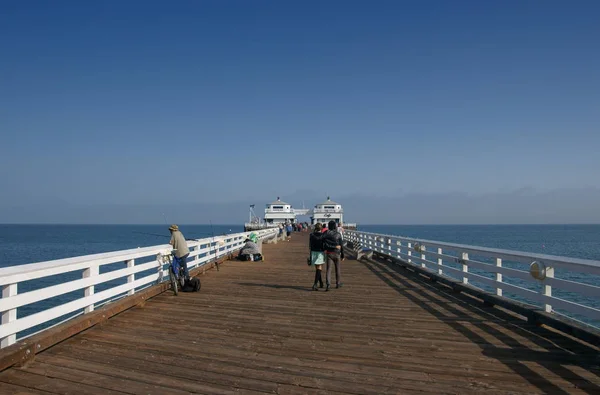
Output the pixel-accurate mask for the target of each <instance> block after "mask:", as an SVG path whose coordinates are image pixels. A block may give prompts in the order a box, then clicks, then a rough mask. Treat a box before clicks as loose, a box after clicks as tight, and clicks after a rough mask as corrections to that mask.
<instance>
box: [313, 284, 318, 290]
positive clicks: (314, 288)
mask: <svg viewBox="0 0 600 395" xmlns="http://www.w3.org/2000/svg"><path fill="white" fill-rule="evenodd" d="M312 290H313V291H318V290H319V288H317V283H314V284H313V287H312Z"/></svg>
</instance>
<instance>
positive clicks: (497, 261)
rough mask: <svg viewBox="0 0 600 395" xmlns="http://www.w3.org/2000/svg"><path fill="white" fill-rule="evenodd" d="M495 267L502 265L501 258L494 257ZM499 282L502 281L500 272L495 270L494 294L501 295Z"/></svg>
mask: <svg viewBox="0 0 600 395" xmlns="http://www.w3.org/2000/svg"><path fill="white" fill-rule="evenodd" d="M496 267H502V259H500V258H496ZM500 283H502V273H500V272H496V295H498V296H502V288H501V287H500Z"/></svg>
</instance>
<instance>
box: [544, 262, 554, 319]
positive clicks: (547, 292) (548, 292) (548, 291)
mask: <svg viewBox="0 0 600 395" xmlns="http://www.w3.org/2000/svg"><path fill="white" fill-rule="evenodd" d="M546 278H554V268H553V267H546ZM542 284H543V294H544V296H547V297H552V286H551V285H549V284H547V283H546V280H545V279H544V280H543V282H542ZM548 302H549V301H546V302H544V311H545V312H546V313H552V305H551V304H549V303H548Z"/></svg>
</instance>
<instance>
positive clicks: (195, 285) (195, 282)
mask: <svg viewBox="0 0 600 395" xmlns="http://www.w3.org/2000/svg"><path fill="white" fill-rule="evenodd" d="M201 286H202V284H201V283H200V279H199V278H196V277H192V278H190V279H189V280H186V281H185V284H184V285H183V288H182V289H181V290H182V291H183V292H198V291H200V287H201Z"/></svg>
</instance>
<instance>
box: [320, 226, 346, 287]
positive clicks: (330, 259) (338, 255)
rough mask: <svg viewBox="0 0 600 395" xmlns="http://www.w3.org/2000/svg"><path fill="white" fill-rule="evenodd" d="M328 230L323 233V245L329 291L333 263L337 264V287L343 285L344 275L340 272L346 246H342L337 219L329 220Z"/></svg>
mask: <svg viewBox="0 0 600 395" xmlns="http://www.w3.org/2000/svg"><path fill="white" fill-rule="evenodd" d="M327 229H328V230H327V232H325V234H324V235H323V247H324V248H325V255H326V256H327V277H326V278H327V287H326V288H325V291H329V286H330V285H331V265H332V264H334V265H335V287H336V288H340V287H341V286H342V277H341V273H340V262H341V261H343V260H344V248H343V247H342V236H341V235H340V234H339V233H338V231H337V224H336V223H335V221H329V224H328V225H327Z"/></svg>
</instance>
